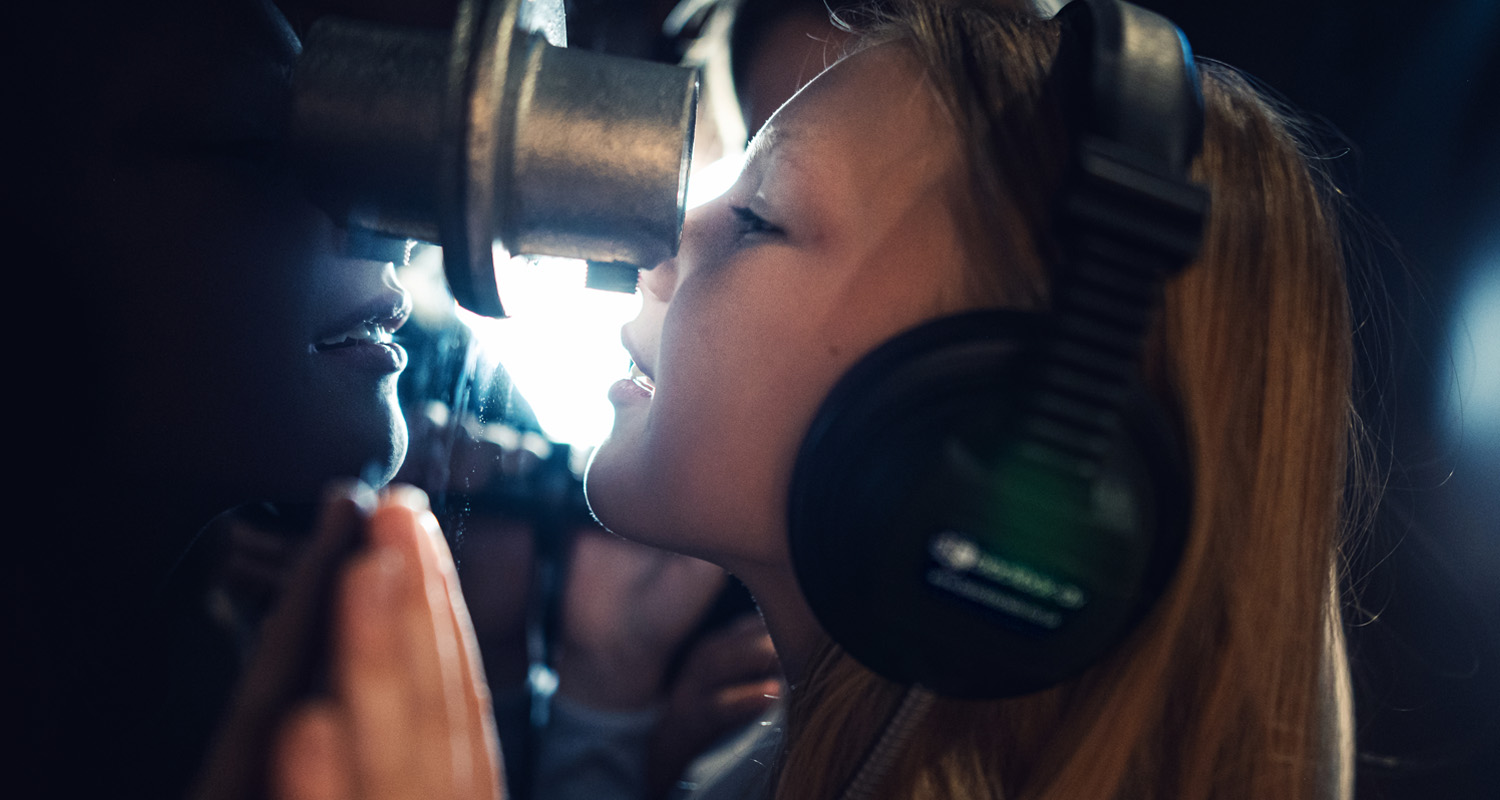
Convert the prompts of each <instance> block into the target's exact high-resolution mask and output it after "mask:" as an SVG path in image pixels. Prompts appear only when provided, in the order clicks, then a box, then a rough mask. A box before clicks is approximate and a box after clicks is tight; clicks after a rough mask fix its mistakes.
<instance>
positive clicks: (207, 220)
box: [63, 3, 409, 501]
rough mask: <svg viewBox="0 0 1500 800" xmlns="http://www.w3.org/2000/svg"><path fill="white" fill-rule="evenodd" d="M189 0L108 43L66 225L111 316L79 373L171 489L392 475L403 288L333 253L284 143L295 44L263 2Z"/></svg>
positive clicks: (303, 491) (131, 453)
mask: <svg viewBox="0 0 1500 800" xmlns="http://www.w3.org/2000/svg"><path fill="white" fill-rule="evenodd" d="M183 5H184V7H185V8H186V9H187V10H181V9H179V10H178V11H176V12H173V13H161V12H155V16H152V15H151V14H152V13H153V12H142V14H141V15H140V16H139V17H138V18H132V20H131V22H132V25H133V28H132V29H130V30H122V31H120V32H119V34H118V36H115V37H114V38H113V39H112V40H111V41H110V42H109V47H110V51H109V52H105V53H101V54H100V61H101V63H100V64H99V79H100V81H101V82H102V83H101V87H100V89H99V92H98V95H97V97H98V107H97V108H96V109H93V110H92V112H93V113H91V114H90V115H89V117H88V121H87V124H88V126H89V127H88V130H87V131H86V133H85V135H86V136H87V137H88V140H89V141H90V142H91V143H92V144H93V146H92V147H89V148H87V149H86V150H83V151H82V152H80V153H78V154H77V155H76V158H77V160H78V164H77V167H76V172H77V174H78V176H79V177H78V182H77V186H76V190H75V192H74V193H73V195H72V196H73V197H75V198H77V203H76V206H75V207H73V208H70V209H67V212H68V216H67V218H66V219H65V220H64V225H63V227H65V228H67V229H68V230H69V231H70V232H72V233H73V234H74V235H73V236H72V237H71V241H68V242H64V243H63V255H64V260H65V263H67V264H69V265H70V268H71V269H73V270H74V271H76V272H78V273H80V274H81V275H83V276H85V279H86V280H87V281H89V282H90V283H89V288H88V289H87V291H92V292H95V293H97V295H98V296H99V297H101V298H103V300H102V307H103V310H104V316H105V318H104V319H102V320H92V319H90V320H83V321H81V322H80V324H81V325H84V326H96V327H97V328H99V329H101V330H100V332H99V333H98V334H97V348H96V349H95V351H94V352H92V353H90V354H89V358H88V360H87V362H86V363H85V364H83V365H81V366H80V376H79V378H80V383H87V382H88V381H90V380H92V378H93V376H94V374H95V373H94V370H97V369H98V368H99V367H101V366H102V367H103V369H102V370H100V371H101V372H102V373H103V375H106V376H108V378H107V379H105V380H102V381H101V386H100V387H99V388H101V389H102V391H104V392H105V393H106V394H107V396H111V397H113V398H116V400H115V402H116V403H117V404H118V405H120V406H123V408H120V409H118V411H119V413H120V414H121V417H120V418H121V419H123V420H124V422H123V424H122V425H121V426H120V428H119V430H120V431H122V433H120V434H119V435H120V436H122V437H123V438H122V440H121V443H122V445H123V446H124V448H125V449H126V450H127V451H128V452H127V453H126V454H125V455H124V456H123V457H124V458H125V459H127V460H128V461H129V463H130V464H131V465H132V467H133V468H134V469H137V470H139V471H140V472H143V473H151V472H156V473H159V474H158V475H157V476H156V477H157V478H158V479H160V480H161V481H163V485H165V486H170V487H171V488H172V489H174V490H178V489H190V490H193V491H196V492H198V493H200V494H204V495H211V496H213V497H216V498H217V497H223V498H224V499H226V500H232V501H240V500H248V499H258V498H269V499H304V498H310V497H312V496H314V495H315V493H316V492H317V491H319V489H320V487H321V486H322V484H323V483H324V482H325V481H326V480H328V479H329V478H331V477H333V476H338V475H361V474H364V475H367V476H370V477H374V478H377V479H381V480H383V479H387V478H389V476H390V475H391V474H393V473H394V470H395V467H396V466H397V465H398V464H399V463H400V460H401V458H402V456H403V454H404V452H405V448H406V430H405V424H404V422H403V421H402V419H401V415H400V413H399V409H398V407H397V404H396V394H395V388H396V380H397V376H398V374H399V373H400V371H401V369H402V368H403V367H404V366H405V353H404V351H402V350H401V349H400V348H399V347H395V346H392V345H391V344H390V343H389V340H390V338H391V333H392V331H394V329H395V328H397V327H399V325H400V323H401V321H402V320H404V318H405V315H406V313H407V308H408V306H409V300H408V297H407V295H406V293H405V292H404V291H403V290H402V289H401V287H400V285H399V284H398V283H397V281H396V277H395V272H394V269H393V267H392V266H391V265H389V264H383V263H377V262H371V261H361V260H356V259H351V258H348V257H346V256H345V255H344V254H343V233H342V231H341V230H340V229H339V228H337V227H336V226H335V225H334V224H333V222H332V221H331V220H330V219H329V217H327V216H326V215H325V214H324V213H322V212H321V211H319V210H318V209H317V208H315V207H314V206H313V205H312V204H311V203H310V202H309V201H308V200H307V199H306V198H305V197H304V195H303V192H302V189H301V187H300V186H299V185H298V183H297V180H296V177H295V174H294V172H293V170H292V169H291V168H290V167H289V166H288V165H287V163H286V161H285V158H284V156H283V155H282V154H281V153H280V151H279V149H278V146H277V142H278V137H279V135H280V120H281V118H282V114H283V112H284V109H285V107H286V105H285V104H286V102H287V92H288V91H289V82H290V76H291V67H292V65H293V63H294V60H295V56H296V45H295V40H294V39H292V38H291V37H290V34H289V33H288V32H287V31H286V30H285V29H284V28H283V27H282V26H280V25H279V24H278V20H277V19H276V18H275V17H272V16H268V15H267V13H266V10H265V7H264V6H262V4H259V3H204V4H183ZM266 5H269V4H266ZM194 6H201V7H194ZM112 412H113V410H112Z"/></svg>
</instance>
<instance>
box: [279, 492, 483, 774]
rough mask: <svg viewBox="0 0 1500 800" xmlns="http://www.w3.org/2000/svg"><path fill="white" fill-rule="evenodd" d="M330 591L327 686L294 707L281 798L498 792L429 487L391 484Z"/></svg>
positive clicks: (469, 639) (477, 674) (472, 658)
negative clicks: (326, 691) (361, 546)
mask: <svg viewBox="0 0 1500 800" xmlns="http://www.w3.org/2000/svg"><path fill="white" fill-rule="evenodd" d="M366 528H367V531H368V539H369V542H368V547H367V548H366V549H365V551H363V552H361V553H359V554H358V555H356V556H355V557H354V558H353V559H352V560H351V561H350V563H349V564H348V566H347V567H346V568H345V569H344V572H343V576H342V579H341V580H340V582H339V586H338V589H337V596H336V598H335V602H334V610H335V613H334V626H335V630H334V634H333V651H332V660H331V665H330V666H331V670H330V672H331V682H332V687H331V689H332V692H331V696H330V697H328V698H326V699H322V700H316V701H313V702H310V703H307V704H305V705H303V706H301V707H300V708H298V709H296V710H294V711H293V712H292V714H291V715H290V716H289V718H288V719H287V721H286V723H285V725H284V726H283V727H282V729H281V732H280V736H279V737H278V740H277V742H276V747H275V752H274V754H273V758H272V770H271V773H272V774H271V786H272V791H273V795H274V796H276V797H279V798H283V800H349V799H352V798H361V800H398V799H399V800H414V799H415V798H422V800H439V799H442V798H453V799H454V800H458V799H459V798H482V799H483V800H498V798H500V797H501V794H502V792H501V773H500V756H499V751H498V740H497V739H496V738H495V732H494V720H493V719H492V717H491V710H490V698H489V693H488V690H487V689H486V688H485V682H484V676H483V673H482V668H481V666H480V662H479V653H478V648H477V646H476V645H475V641H474V635H473V630H472V626H471V625H470V623H469V619H468V612H467V610H466V608H465V606H464V604H463V600H462V597H461V595H460V594H459V588H458V579H457V574H456V572H455V571H454V567H453V560H452V558H451V556H450V555H449V553H448V548H447V546H446V544H445V543H444V542H443V539H442V535H441V533H440V531H439V530H438V527H437V521H436V519H434V518H433V516H432V513H431V512H430V511H429V510H428V509H427V501H426V496H425V495H423V494H422V493H421V492H419V491H417V490H415V489H410V488H402V489H393V490H391V491H389V492H387V493H386V495H385V496H384V497H383V498H382V500H381V503H380V506H379V507H378V508H377V509H376V510H375V511H374V513H373V514H372V515H371V516H370V519H369V523H368V525H367V526H366Z"/></svg>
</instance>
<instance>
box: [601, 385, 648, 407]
mask: <svg viewBox="0 0 1500 800" xmlns="http://www.w3.org/2000/svg"><path fill="white" fill-rule="evenodd" d="M609 402H610V403H612V404H613V405H615V406H616V407H619V406H622V405H625V404H627V403H641V402H647V403H649V402H651V392H650V391H647V389H646V387H644V386H642V385H640V384H639V383H636V382H635V381H634V380H631V379H630V378H623V379H621V380H618V381H615V382H614V384H612V385H611V386H610V387H609Z"/></svg>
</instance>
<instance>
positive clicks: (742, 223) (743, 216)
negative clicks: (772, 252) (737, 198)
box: [729, 206, 781, 236]
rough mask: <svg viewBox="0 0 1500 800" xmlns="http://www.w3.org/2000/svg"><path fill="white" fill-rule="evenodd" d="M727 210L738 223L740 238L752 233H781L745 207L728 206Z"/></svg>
mask: <svg viewBox="0 0 1500 800" xmlns="http://www.w3.org/2000/svg"><path fill="white" fill-rule="evenodd" d="M729 210H730V211H731V212H733V213H734V218H735V220H736V221H737V222H738V223H739V234H740V236H748V235H750V234H752V233H781V229H780V228H778V227H776V226H775V225H772V224H771V223H769V222H767V221H766V220H765V218H764V217H762V216H761V215H759V214H757V213H755V212H754V211H751V210H750V209H749V208H747V207H745V206H730V208H729Z"/></svg>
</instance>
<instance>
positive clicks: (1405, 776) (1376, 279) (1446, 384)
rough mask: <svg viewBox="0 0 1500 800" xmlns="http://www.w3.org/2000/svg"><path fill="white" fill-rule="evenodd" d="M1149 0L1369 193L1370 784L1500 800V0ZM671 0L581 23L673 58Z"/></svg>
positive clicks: (1353, 633) (619, 3)
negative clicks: (1308, 133)
mask: <svg viewBox="0 0 1500 800" xmlns="http://www.w3.org/2000/svg"><path fill="white" fill-rule="evenodd" d="M748 2H751V3H753V2H756V0H748ZM1138 2H1139V3H1140V4H1141V5H1144V6H1147V7H1149V8H1151V9H1153V10H1156V11H1160V12H1162V13H1164V14H1166V15H1167V16H1168V17H1170V18H1172V19H1173V20H1174V21H1176V22H1177V23H1178V24H1179V25H1180V26H1181V27H1182V28H1183V30H1184V31H1185V32H1186V34H1187V36H1188V39H1189V40H1190V41H1191V42H1192V44H1193V47H1194V49H1195V51H1196V52H1197V54H1198V55H1199V56H1203V57H1209V58H1214V59H1217V60H1221V61H1225V62H1228V63H1230V64H1233V65H1235V66H1237V67H1240V68H1242V69H1244V70H1245V71H1247V72H1249V73H1250V74H1251V75H1253V76H1255V77H1256V78H1258V79H1259V80H1260V81H1262V82H1263V83H1264V84H1265V85H1266V86H1267V87H1269V88H1270V89H1271V90H1272V91H1273V92H1274V93H1276V94H1279V95H1280V96H1282V97H1283V98H1285V99H1286V100H1287V101H1289V102H1290V103H1291V104H1292V105H1293V106H1294V107H1296V108H1297V109H1299V110H1300V111H1301V112H1302V113H1303V114H1304V115H1305V116H1307V117H1308V119H1309V121H1310V123H1311V124H1312V126H1313V129H1314V133H1316V134H1317V138H1318V139H1319V140H1320V144H1319V153H1318V155H1320V156H1323V157H1324V160H1323V163H1324V164H1325V166H1326V167H1327V168H1329V169H1330V170H1331V172H1332V174H1333V175H1334V176H1335V177H1336V181H1337V185H1338V186H1339V187H1340V189H1341V190H1342V191H1343V192H1344V193H1345V194H1346V195H1347V196H1348V197H1349V198H1350V200H1351V210H1352V212H1353V214H1352V217H1351V220H1350V224H1349V229H1350V230H1349V232H1350V234H1351V237H1352V241H1353V245H1352V247H1351V251H1350V255H1351V259H1352V262H1353V285H1354V290H1355V295H1356V313H1357V314H1358V315H1359V316H1358V318H1359V319H1360V321H1361V327H1360V330H1359V339H1358V344H1359V347H1360V351H1361V358H1362V372H1363V375H1362V377H1361V379H1360V387H1359V389H1360V398H1359V401H1360V411H1361V413H1362V414H1363V415H1364V416H1365V418H1366V421H1367V423H1368V424H1369V425H1370V429H1371V439H1372V445H1373V448H1372V449H1373V451H1374V453H1375V456H1376V458H1377V461H1378V462H1379V464H1380V466H1381V468H1382V470H1383V477H1382V482H1383V485H1384V490H1383V495H1382V504H1381V506H1380V511H1379V516H1378V519H1377V521H1376V524H1375V525H1374V526H1373V528H1372V529H1371V530H1369V531H1368V532H1366V533H1365V534H1363V538H1362V539H1361V540H1360V541H1359V542H1358V543H1357V544H1356V546H1355V547H1353V548H1351V553H1352V558H1351V563H1350V565H1349V570H1348V573H1349V575H1350V585H1349V587H1348V591H1349V592H1350V593H1351V596H1353V597H1355V598H1356V602H1357V604H1358V610H1357V611H1355V612H1354V613H1353V614H1351V615H1350V620H1349V622H1350V647H1351V652H1352V653H1353V656H1354V661H1353V663H1354V671H1355V682H1356V713H1357V725H1358V729H1357V735H1358V745H1359V749H1360V759H1359V762H1358V765H1357V769H1358V772H1357V781H1358V796H1359V797H1360V798H1361V800H1380V799H1383V798H1385V799H1391V800H1395V799H1397V798H1402V799H1404V798H1428V797H1453V798H1479V797H1496V796H1500V635H1497V630H1500V581H1497V580H1496V579H1495V577H1494V576H1495V575H1497V574H1500V113H1497V110H1496V106H1497V104H1500V0H1427V1H1426V2H1420V3H1419V2H1410V0H1300V1H1299V2H1292V1H1291V0H1215V1H1214V2H1205V0H1138ZM670 7H671V3H670V2H659V1H658V0H570V2H569V3H568V11H569V17H570V19H569V29H570V38H571V39H572V42H573V44H574V46H589V47H594V48H596V49H607V50H611V51H614V52H618V53H622V54H630V55H638V56H644V57H651V56H653V55H654V56H655V57H657V58H668V57H670V55H669V54H670V52H671V51H670V48H668V47H666V46H665V45H664V44H663V42H662V40H661V39H660V37H659V35H658V30H659V21H660V20H661V19H663V18H664V17H665V15H666V12H667V11H668V10H669V9H670Z"/></svg>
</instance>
